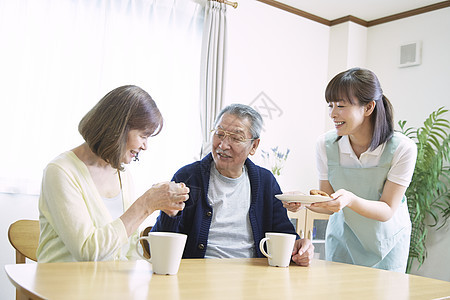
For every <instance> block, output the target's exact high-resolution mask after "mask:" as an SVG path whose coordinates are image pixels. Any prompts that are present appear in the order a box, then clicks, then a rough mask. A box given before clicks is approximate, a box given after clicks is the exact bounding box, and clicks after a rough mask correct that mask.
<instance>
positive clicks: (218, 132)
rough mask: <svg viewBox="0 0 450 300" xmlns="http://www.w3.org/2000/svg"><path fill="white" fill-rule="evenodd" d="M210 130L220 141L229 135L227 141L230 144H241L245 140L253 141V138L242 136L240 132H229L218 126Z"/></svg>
mask: <svg viewBox="0 0 450 300" xmlns="http://www.w3.org/2000/svg"><path fill="white" fill-rule="evenodd" d="M211 132H213V133H214V136H215V137H217V138H218V139H220V140H221V141H223V140H224V139H225V138H226V137H227V136H229V137H230V138H229V142H230V143H232V144H243V143H245V142H247V141H253V140H255V139H253V138H252V139H247V138H246V137H244V136H243V135H241V134H238V133H234V132H230V131H226V130H223V129H220V128H216V129H213V130H211Z"/></svg>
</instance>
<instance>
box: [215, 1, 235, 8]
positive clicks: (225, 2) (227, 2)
mask: <svg viewBox="0 0 450 300" xmlns="http://www.w3.org/2000/svg"><path fill="white" fill-rule="evenodd" d="M212 1H216V2H219V3H224V4H227V5H230V6H233V7H234V8H236V7H237V6H238V3H237V2H232V1H228V0H212Z"/></svg>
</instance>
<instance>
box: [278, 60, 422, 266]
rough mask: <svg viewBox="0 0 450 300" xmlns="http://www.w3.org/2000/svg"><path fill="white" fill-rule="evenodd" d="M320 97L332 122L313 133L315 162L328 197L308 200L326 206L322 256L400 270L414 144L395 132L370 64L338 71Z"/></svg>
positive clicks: (321, 209) (406, 250)
mask: <svg viewBox="0 0 450 300" xmlns="http://www.w3.org/2000/svg"><path fill="white" fill-rule="evenodd" d="M325 98H326V101H327V103H328V106H329V115H330V117H331V119H332V120H333V122H334V125H335V130H332V131H330V132H327V133H326V134H324V135H322V136H321V137H320V138H319V139H318V142H317V145H316V146H317V149H316V154H317V169H318V173H319V186H320V189H321V190H322V191H324V192H326V193H328V194H329V195H331V197H332V198H333V200H332V201H328V202H320V203H314V204H312V205H311V206H310V207H309V208H310V209H311V210H314V211H317V212H322V213H328V214H332V215H331V216H330V219H329V222H328V226H327V232H326V243H325V251H326V258H327V260H332V261H337V262H344V263H351V264H358V265H364V266H369V267H375V268H380V269H386V270H394V271H399V272H405V270H406V262H407V258H408V253H409V242H410V235H411V221H410V218H409V213H408V207H407V203H406V198H405V191H406V188H407V187H408V185H409V183H410V181H411V178H412V175H413V172H414V166H415V161H416V156H417V149H416V146H415V144H414V142H413V141H411V140H410V139H409V138H407V137H405V136H404V135H402V134H401V133H398V132H394V122H393V110H392V105H391V103H390V102H389V100H388V99H387V98H386V97H385V96H384V95H383V92H382V89H381V87H380V83H379V81H378V78H377V77H376V75H375V74H374V73H373V72H371V71H369V70H366V69H360V68H353V69H350V70H347V71H345V72H342V73H340V74H338V75H336V76H335V77H334V78H333V79H332V80H331V81H330V83H329V84H328V86H327V88H326V91H325ZM285 207H287V208H288V209H289V210H292V211H295V210H297V209H298V208H299V207H300V205H299V204H292V205H289V204H285Z"/></svg>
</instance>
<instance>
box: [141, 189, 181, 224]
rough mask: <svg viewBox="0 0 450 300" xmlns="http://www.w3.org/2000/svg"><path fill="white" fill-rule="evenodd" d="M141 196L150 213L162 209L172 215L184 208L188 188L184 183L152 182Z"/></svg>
mask: <svg viewBox="0 0 450 300" xmlns="http://www.w3.org/2000/svg"><path fill="white" fill-rule="evenodd" d="M142 197H143V198H144V199H145V201H146V204H147V207H148V209H149V212H150V214H151V213H152V212H154V211H155V210H162V211H164V212H165V213H166V214H168V215H169V216H174V215H176V214H177V213H178V211H180V210H183V209H184V206H185V204H184V202H185V201H186V200H188V199H189V188H188V187H187V186H186V185H185V184H184V183H175V182H173V181H172V182H161V183H157V184H154V185H153V186H152V187H151V188H150V189H149V190H147V191H146V192H145V193H144V195H142Z"/></svg>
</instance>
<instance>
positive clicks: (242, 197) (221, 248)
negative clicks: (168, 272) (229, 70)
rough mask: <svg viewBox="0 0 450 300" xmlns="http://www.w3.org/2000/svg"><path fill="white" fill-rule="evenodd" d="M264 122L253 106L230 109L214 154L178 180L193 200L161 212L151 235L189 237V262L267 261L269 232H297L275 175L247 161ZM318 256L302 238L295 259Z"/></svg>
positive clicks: (218, 129) (220, 120)
mask: <svg viewBox="0 0 450 300" xmlns="http://www.w3.org/2000/svg"><path fill="white" fill-rule="evenodd" d="M262 123H263V122H262V118H261V115H260V114H259V113H258V112H257V111H255V110H254V109H253V108H251V107H249V106H246V105H241V104H232V105H230V106H227V107H225V108H224V109H223V110H222V111H221V112H220V113H219V115H218V117H217V119H216V122H215V124H214V128H215V129H214V130H213V141H212V152H211V153H209V154H208V155H207V156H206V157H205V158H203V159H202V160H201V161H197V162H195V163H192V164H190V165H187V166H184V167H183V168H181V169H180V170H178V172H176V173H175V175H174V176H173V180H174V181H175V182H184V183H185V184H186V185H187V186H188V187H189V188H190V196H189V200H187V201H186V202H185V205H186V206H185V208H184V210H183V211H181V212H179V211H165V212H161V214H160V215H159V217H158V219H157V221H156V224H155V226H154V227H153V229H152V231H172V232H179V233H184V234H187V235H188V238H187V242H186V248H185V251H184V255H183V257H184V258H203V257H205V258H230V257H235V258H241V257H263V256H262V253H261V251H260V250H259V246H258V245H259V242H260V240H261V239H262V238H263V237H264V235H265V233H266V232H283V233H292V234H296V233H295V230H294V227H293V225H292V223H291V222H290V221H289V219H288V217H287V214H286V209H285V208H284V207H283V205H282V203H281V201H279V200H277V199H276V198H275V195H276V194H281V190H280V186H279V185H278V183H277V181H276V179H275V177H274V176H273V175H272V173H271V172H270V171H268V170H266V169H264V168H261V167H259V166H257V165H255V164H254V163H252V161H251V160H250V159H248V155H253V154H255V151H256V149H257V148H258V145H259V141H260V139H259V136H260V132H261V128H262ZM313 252H314V246H313V245H312V243H311V241H310V240H306V239H299V237H298V236H297V240H296V242H295V246H294V249H293V253H292V254H293V256H292V260H293V261H294V262H295V263H296V264H298V265H302V266H308V265H309V263H310V261H311V258H312V256H313Z"/></svg>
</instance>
